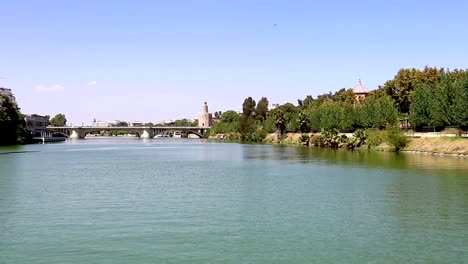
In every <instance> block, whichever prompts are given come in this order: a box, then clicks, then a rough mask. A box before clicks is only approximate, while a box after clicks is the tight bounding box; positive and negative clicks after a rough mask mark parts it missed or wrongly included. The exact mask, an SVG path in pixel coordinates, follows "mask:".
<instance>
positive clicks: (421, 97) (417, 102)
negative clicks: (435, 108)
mask: <svg viewBox="0 0 468 264" xmlns="http://www.w3.org/2000/svg"><path fill="white" fill-rule="evenodd" d="M432 90H433V88H431V87H430V86H429V85H428V84H421V85H418V87H417V88H416V90H415V91H414V94H413V97H412V98H411V101H412V102H411V106H410V110H411V116H410V120H411V123H413V124H414V125H415V126H426V125H428V124H430V123H431V119H432V105H433V95H432Z"/></svg>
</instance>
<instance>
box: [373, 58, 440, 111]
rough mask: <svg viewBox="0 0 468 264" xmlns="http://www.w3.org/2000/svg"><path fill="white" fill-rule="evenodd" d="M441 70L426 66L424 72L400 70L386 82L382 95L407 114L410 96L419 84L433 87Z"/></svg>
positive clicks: (413, 69) (438, 78)
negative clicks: (390, 99) (393, 101)
mask: <svg viewBox="0 0 468 264" xmlns="http://www.w3.org/2000/svg"><path fill="white" fill-rule="evenodd" d="M443 71H444V70H443V69H437V68H431V67H428V66H426V67H425V68H424V70H422V71H421V70H419V69H415V68H412V69H400V70H399V71H398V73H397V74H396V75H395V77H394V78H393V79H392V80H389V81H387V82H386V83H385V84H384V85H383V87H381V88H380V89H382V90H383V94H385V95H388V96H390V97H391V98H392V99H393V100H395V102H396V103H397V106H398V110H399V112H401V113H408V112H409V110H410V105H411V96H412V94H413V91H414V90H415V88H416V86H417V85H419V84H429V85H434V84H436V83H438V82H439V80H440V78H441V76H442V73H443Z"/></svg>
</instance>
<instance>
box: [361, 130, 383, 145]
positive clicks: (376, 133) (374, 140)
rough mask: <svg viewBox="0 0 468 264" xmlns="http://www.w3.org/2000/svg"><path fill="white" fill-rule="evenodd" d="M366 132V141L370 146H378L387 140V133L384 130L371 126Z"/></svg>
mask: <svg viewBox="0 0 468 264" xmlns="http://www.w3.org/2000/svg"><path fill="white" fill-rule="evenodd" d="M364 134H365V135H366V143H367V146H368V147H369V148H370V147H371V146H378V145H380V144H382V143H384V142H385V141H386V135H385V134H386V133H385V131H383V130H379V129H376V128H370V129H366V130H365V131H364Z"/></svg>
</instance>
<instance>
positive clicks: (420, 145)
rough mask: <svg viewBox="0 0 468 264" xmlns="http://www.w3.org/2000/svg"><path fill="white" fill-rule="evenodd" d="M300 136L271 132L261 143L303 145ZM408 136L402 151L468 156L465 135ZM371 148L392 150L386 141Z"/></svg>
mask: <svg viewBox="0 0 468 264" xmlns="http://www.w3.org/2000/svg"><path fill="white" fill-rule="evenodd" d="M319 134H320V133H309V134H308V135H309V137H313V136H314V135H319ZM340 135H341V134H340ZM342 135H346V136H347V137H348V138H351V137H353V136H354V135H353V134H352V133H343V134H342ZM300 137H301V134H300V133H286V134H284V135H283V137H282V138H281V139H279V138H278V136H277V135H276V133H271V134H268V135H267V136H266V137H265V139H264V140H263V143H267V144H284V145H298V146H299V145H303V143H302V142H301V141H300ZM408 138H409V142H408V144H407V145H406V146H405V147H404V148H402V149H401V150H400V151H401V152H403V153H414V154H424V155H437V156H457V157H467V158H468V138H466V137H452V136H445V137H444V136H441V135H438V136H434V135H432V134H431V133H427V135H422V136H421V135H418V137H408ZM364 148H366V146H364ZM371 149H372V150H376V151H393V149H392V148H391V147H390V146H389V145H388V144H387V143H382V144H380V145H379V146H375V147H372V148H371Z"/></svg>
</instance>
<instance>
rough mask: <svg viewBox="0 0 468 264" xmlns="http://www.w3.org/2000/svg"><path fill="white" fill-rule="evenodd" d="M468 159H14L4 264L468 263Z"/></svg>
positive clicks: (78, 146) (43, 154)
mask: <svg viewBox="0 0 468 264" xmlns="http://www.w3.org/2000/svg"><path fill="white" fill-rule="evenodd" d="M467 202H468V159H466V158H456V157H433V156H424V155H411V154H395V153H376V152H351V151H333V150H324V149H316V148H305V147H285V146H274V145H242V144H235V143H215V142H207V141H203V140H187V139H152V140H139V139H136V138H125V137H114V138H90V139H85V140H77V141H67V142H65V143H57V144H45V145H27V146H19V147H8V148H0V263H468V257H467V254H468V240H467V239H468V238H467V237H468V203H467Z"/></svg>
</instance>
